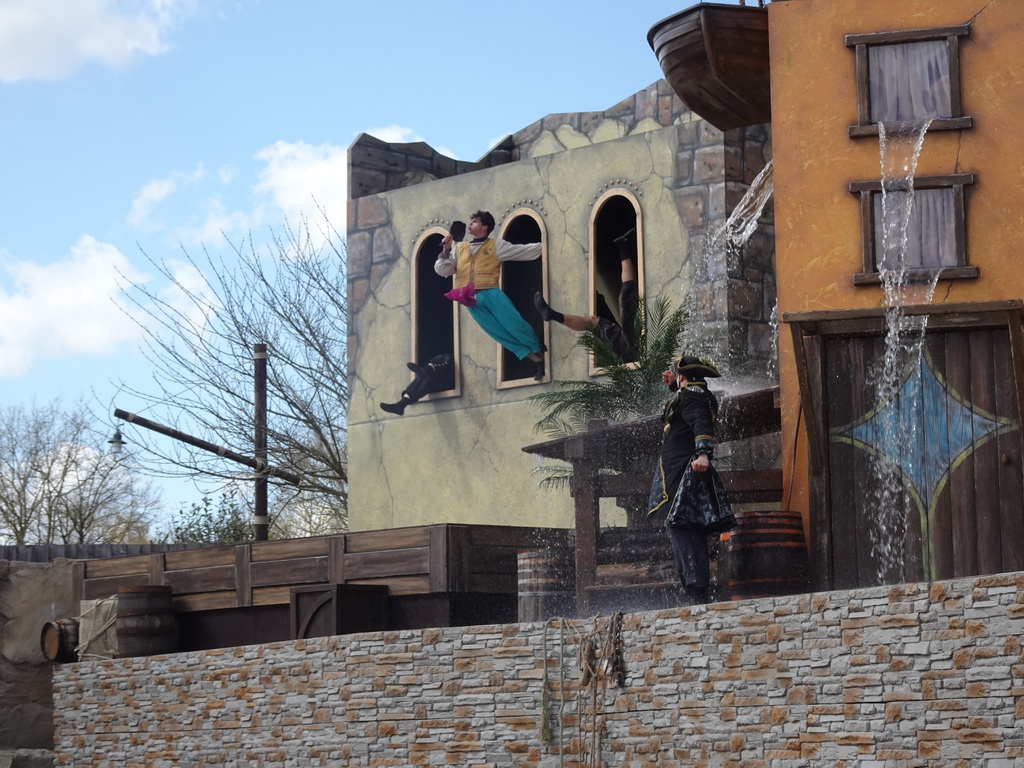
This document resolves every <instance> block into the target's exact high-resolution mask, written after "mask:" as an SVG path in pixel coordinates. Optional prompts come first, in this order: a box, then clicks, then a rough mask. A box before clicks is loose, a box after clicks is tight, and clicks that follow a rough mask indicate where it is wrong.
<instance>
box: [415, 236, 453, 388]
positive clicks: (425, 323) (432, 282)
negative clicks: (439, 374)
mask: <svg viewBox="0 0 1024 768" xmlns="http://www.w3.org/2000/svg"><path fill="white" fill-rule="evenodd" d="M447 234H448V232H447V231H445V230H444V229H441V228H440V227H432V228H431V229H429V230H427V231H426V232H425V233H424V234H423V236H422V237H420V240H419V242H418V243H417V244H416V249H415V251H414V253H415V256H414V261H413V265H412V283H413V284H412V362H414V363H416V364H417V365H426V364H427V363H428V362H429V361H430V359H431V358H432V357H435V356H437V355H443V354H449V355H451V356H452V360H453V363H454V364H453V365H452V366H451V368H449V369H448V371H449V372H448V375H447V376H446V377H445V378H444V379H443V380H442V381H439V382H438V383H437V384H436V386H435V387H434V389H433V390H432V392H431V393H430V394H428V395H427V396H426V397H424V398H423V399H424V400H431V399H436V398H438V397H455V396H458V395H460V394H461V389H462V388H461V386H460V377H459V354H458V353H459V305H458V304H456V303H455V302H453V301H450V300H448V299H446V298H445V296H444V294H445V292H447V291H450V290H451V288H452V279H451V278H450V277H441V276H440V275H439V274H437V273H436V272H435V271H434V262H435V261H437V257H438V256H439V255H440V254H441V241H442V240H443V239H444V238H445V236H446V235H447Z"/></svg>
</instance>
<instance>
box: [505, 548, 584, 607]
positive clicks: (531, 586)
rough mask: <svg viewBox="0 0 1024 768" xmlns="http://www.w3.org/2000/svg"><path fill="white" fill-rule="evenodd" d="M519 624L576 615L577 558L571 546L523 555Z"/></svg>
mask: <svg viewBox="0 0 1024 768" xmlns="http://www.w3.org/2000/svg"><path fill="white" fill-rule="evenodd" d="M518 568H519V621H520V622H527V621H546V620H547V619H550V618H551V617H552V616H565V617H572V616H575V615H576V555H575V551H574V550H573V549H572V548H571V547H552V548H550V549H532V550H528V551H526V552H520V553H519V564H518Z"/></svg>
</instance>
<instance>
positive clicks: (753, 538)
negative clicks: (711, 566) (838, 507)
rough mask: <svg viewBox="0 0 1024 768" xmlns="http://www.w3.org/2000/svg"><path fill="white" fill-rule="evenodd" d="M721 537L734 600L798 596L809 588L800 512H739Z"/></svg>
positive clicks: (727, 580)
mask: <svg viewBox="0 0 1024 768" xmlns="http://www.w3.org/2000/svg"><path fill="white" fill-rule="evenodd" d="M736 521H737V523H738V525H737V527H736V528H733V529H732V530H731V531H729V532H728V533H724V534H722V539H723V543H724V545H725V547H724V548H725V557H724V560H725V562H724V569H725V574H724V575H725V577H726V582H727V588H728V592H729V594H730V596H731V597H732V599H733V600H747V599H750V598H755V597H772V596H775V595H797V594H800V593H802V592H806V591H807V590H808V589H809V588H810V578H809V571H808V561H807V545H806V543H805V541H804V525H803V519H802V518H801V517H800V513H799V512H785V511H777V510H769V511H751V512H739V513H737V515H736Z"/></svg>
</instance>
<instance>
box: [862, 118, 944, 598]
mask: <svg viewBox="0 0 1024 768" xmlns="http://www.w3.org/2000/svg"><path fill="white" fill-rule="evenodd" d="M930 124H931V121H930V120H928V121H925V122H918V123H912V124H908V123H899V124H884V123H879V126H878V138H879V157H880V163H881V170H882V192H881V214H882V220H881V222H880V225H881V243H880V248H879V249H878V251H877V253H876V260H877V269H878V273H879V277H880V279H881V282H882V288H883V290H884V295H885V317H886V335H885V354H884V357H883V359H882V361H881V364H880V366H879V368H880V370H879V371H877V372H876V375H875V376H873V378H874V384H875V386H876V390H875V395H874V409H873V410H874V413H875V414H876V415H878V416H880V417H881V419H882V421H881V425H880V426H881V430H882V439H881V441H880V444H879V446H878V447H879V449H880V450H879V451H878V452H877V453H874V454H872V458H871V465H872V472H871V480H872V481H873V483H872V485H871V487H870V491H871V501H872V504H871V508H872V509H873V511H874V515H873V519H874V523H875V524H874V525H873V526H872V527H871V529H870V539H871V544H872V552H873V555H874V558H875V563H876V567H877V574H876V576H877V579H878V581H879V583H892V582H894V581H895V582H899V581H905V580H906V570H905V564H904V551H905V550H904V540H905V537H906V531H907V526H908V520H909V515H910V514H911V511H912V509H913V508H914V506H915V505H913V504H912V503H911V499H910V497H909V489H908V487H907V485H906V484H905V482H904V477H905V476H908V475H910V476H912V475H913V472H914V469H915V467H914V462H915V461H919V460H920V459H919V458H918V457H920V456H921V455H923V452H922V451H920V450H915V448H916V447H917V444H918V441H919V440H923V439H924V437H923V434H922V432H923V431H922V429H921V427H922V426H923V425H922V424H921V421H922V417H921V414H922V413H923V409H922V402H921V397H922V395H921V392H922V388H921V381H922V379H921V374H922V370H921V364H922V357H923V356H922V352H923V348H924V341H925V332H926V330H927V323H928V318H927V315H911V314H908V313H907V311H906V308H907V307H908V306H910V305H912V304H927V303H929V302H930V301H931V298H932V296H933V295H934V293H935V286H936V284H937V282H938V276H939V272H940V270H939V269H920V268H917V267H916V266H915V267H914V268H911V267H909V266H908V263H907V262H908V259H907V254H908V230H909V224H910V218H911V213H912V211H913V206H914V174H915V172H916V170H917V161H918V158H919V157H920V154H921V148H922V146H923V144H924V137H925V134H926V133H927V131H928V126H929V125H930ZM854 384H856V382H854ZM925 503H927V500H925ZM922 527H923V530H922V537H923V538H924V539H925V541H927V536H928V534H927V531H926V530H924V525H923V526H922Z"/></svg>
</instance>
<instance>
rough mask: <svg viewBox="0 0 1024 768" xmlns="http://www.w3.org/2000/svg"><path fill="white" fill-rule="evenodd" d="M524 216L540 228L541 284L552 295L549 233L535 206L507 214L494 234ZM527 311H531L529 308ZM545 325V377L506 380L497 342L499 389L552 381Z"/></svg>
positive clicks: (500, 284)
mask: <svg viewBox="0 0 1024 768" xmlns="http://www.w3.org/2000/svg"><path fill="white" fill-rule="evenodd" d="M523 216H528V217H529V218H531V219H533V220H534V221H535V222H536V223H537V228H538V229H539V230H540V242H541V251H540V256H539V259H540V271H541V285H542V286H543V288H542V289H541V293H542V294H543V295H544V296H550V295H551V294H550V293H549V292H548V233H547V228H546V227H545V226H544V219H543V218H542V217H541V215H540V214H539V213H538V212H537V211H536V210H534V209H533V208H526V207H521V208H516V209H515V210H513V211H511V212H509V214H508V215H507V216H505V218H504V220H503V221H502V223H501V228H500V232H498V233H497V234H495V235H494V236H495V237H499V238H500V237H502V236H503V235H504V234H505V232H506V231H507V230H508V228H509V227H510V226H511V225H512V223H513V222H514V221H515V220H516V219H519V218H521V217H523ZM498 287H499V288H500V289H501V290H503V291H504V290H505V269H504V264H502V269H501V275H500V276H499V278H498ZM527 311H529V309H528V310H527ZM543 325H544V337H543V338H542V339H541V343H542V344H544V346H545V347H546V349H545V350H542V351H541V354H542V355H544V378H543V379H541V380H540V381H537V380H535V379H534V378H533V376H528V377H525V378H522V379H509V380H505V357H504V353H503V350H502V346H501V345H500V344H496V345H495V347H496V348H497V362H496V363H495V366H494V370H495V378H496V382H495V386H496V388H497V389H516V388H518V387H529V386H535V385H537V384H546V383H548V382H550V381H551V324H550V323H544V324H543Z"/></svg>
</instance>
